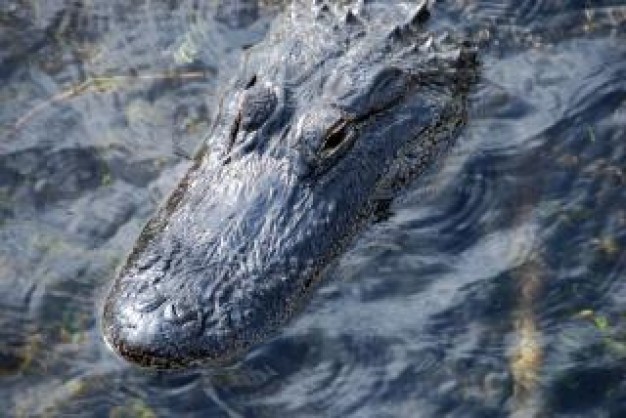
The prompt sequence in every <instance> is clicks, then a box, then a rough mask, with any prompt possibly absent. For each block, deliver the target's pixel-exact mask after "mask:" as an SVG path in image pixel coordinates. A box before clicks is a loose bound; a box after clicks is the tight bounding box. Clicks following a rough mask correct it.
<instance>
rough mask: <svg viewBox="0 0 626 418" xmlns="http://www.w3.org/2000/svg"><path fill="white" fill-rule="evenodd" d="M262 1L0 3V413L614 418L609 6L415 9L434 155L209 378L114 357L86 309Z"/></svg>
mask: <svg viewBox="0 0 626 418" xmlns="http://www.w3.org/2000/svg"><path fill="white" fill-rule="evenodd" d="M282 7H284V6H283V5H281V4H279V2H274V3H271V4H270V3H268V2H264V3H261V4H259V5H256V4H255V3H254V2H245V1H238V2H222V4H221V5H219V6H218V5H216V2H194V1H187V2H184V1H183V2H179V1H165V0H163V1H155V0H152V1H151V0H147V1H146V0H144V1H108V0H107V1H105V0H91V1H78V2H76V1H71V2H70V1H62V0H54V1H45V2H43V1H29V0H15V1H11V0H2V1H0V80H1V83H0V411H2V413H0V415H2V414H7V415H8V416H40V415H45V416H110V417H123V416H142V417H152V416H181V415H184V416H198V417H205V416H239V415H241V416H270V417H275V416H281V415H282V416H322V415H323V416H337V417H339V416H372V417H374V416H375V417H385V416H407V417H409V416H410V417H416V416H423V417H432V416H458V417H469V416H477V417H478V416H480V417H482V416H585V417H590V416H593V417H608V416H615V417H617V416H625V415H626V251H625V249H624V248H625V247H626V36H625V35H624V28H625V25H626V20H625V19H626V2H624V1H621V2H620V1H612V2H611V1H593V2H591V1H568V2H565V1H562V0H561V1H557V0H542V1H534V2H533V1H530V0H526V1H522V2H512V1H511V2H510V3H506V2H496V1H486V0H476V1H461V0H458V1H456V2H455V1H441V2H437V5H436V13H435V14H434V15H433V20H432V22H433V23H432V25H433V26H434V27H437V26H438V25H439V26H443V24H442V23H439V22H446V23H445V24H446V25H449V26H450V27H452V28H459V30H461V28H463V29H464V30H467V31H468V32H470V33H471V36H472V37H474V41H476V42H478V43H480V44H481V45H482V46H481V49H480V60H481V62H482V68H481V81H480V83H479V84H478V85H477V87H476V88H475V90H474V92H473V94H472V96H471V105H470V115H469V121H468V125H467V126H466V128H465V129H464V130H463V133H462V135H461V137H460V138H459V139H458V141H457V144H456V146H455V147H453V149H452V150H451V152H450V153H449V154H448V155H447V156H446V157H445V159H444V160H443V161H441V163H440V164H438V165H437V166H436V167H434V168H433V169H432V170H431V171H430V172H429V173H428V174H427V175H425V176H423V177H422V178H420V179H418V180H417V181H415V182H414V184H413V185H412V186H411V187H410V188H409V190H408V191H407V193H406V194H404V195H403V196H402V198H400V199H399V200H398V201H397V202H396V203H395V204H394V205H393V206H392V208H391V214H390V216H389V217H388V218H387V219H385V220H384V221H381V222H378V223H376V224H375V225H374V226H372V227H371V228H370V229H369V230H368V231H367V232H366V233H365V234H363V235H362V236H361V237H360V238H359V239H358V240H357V241H356V243H355V244H354V245H353V246H352V247H351V248H350V250H349V251H348V253H347V254H345V255H344V256H343V257H342V258H341V259H340V261H339V262H338V263H337V265H336V266H335V267H334V268H333V269H332V270H331V273H330V275H329V277H328V278H327V280H326V281H325V282H324V284H323V285H322V286H321V287H320V288H319V289H318V291H317V292H316V295H315V296H314V297H313V299H312V301H311V303H310V304H309V306H308V307H307V308H306V309H305V310H304V312H303V313H302V314H301V315H299V316H298V318H296V320H294V321H293V322H292V323H291V324H290V325H289V326H287V327H286V328H285V329H284V332H282V333H281V334H280V335H279V336H278V337H277V338H275V339H274V340H272V341H270V342H268V343H266V344H263V345H261V346H259V347H258V348H257V349H256V350H254V351H253V352H252V353H251V354H250V355H249V356H248V357H247V358H246V359H245V360H244V361H243V362H242V363H241V364H239V365H237V366H236V367H234V368H230V369H220V370H209V369H207V370H192V371H185V372H177V373H159V372H151V371H144V370H140V369H137V368H134V367H132V366H130V365H128V364H126V363H124V362H122V361H121V360H119V359H117V358H116V357H115V356H114V355H113V354H112V353H111V352H110V351H109V350H108V349H107V348H106V347H105V346H104V344H103V342H102V339H101V335H100V332H99V324H98V317H99V313H100V309H101V307H100V303H101V300H102V297H103V295H104V292H105V291H106V289H107V286H108V284H109V283H110V281H111V280H112V278H113V275H114V272H115V269H116V267H117V266H118V265H119V263H120V262H121V261H122V259H123V258H124V256H125V254H126V253H127V252H128V250H129V249H130V248H131V246H132V244H133V241H134V239H135V237H136V236H137V235H138V233H139V231H140V229H141V227H142V225H143V223H144V222H145V221H146V220H147V219H148V217H149V216H150V215H151V214H152V213H153V211H154V210H155V208H156V207H157V206H158V205H159V203H160V202H161V201H162V200H163V198H164V197H165V196H166V195H167V194H168V192H169V191H170V190H171V189H172V187H173V186H174V185H175V184H176V183H177V180H178V179H179V178H180V176H181V175H182V174H183V173H184V172H185V170H186V168H187V167H188V166H189V162H188V161H189V156H190V155H192V154H193V152H194V150H195V149H196V148H197V147H198V144H199V143H200V142H201V140H202V139H203V137H204V135H205V134H206V133H207V132H208V130H209V127H210V124H211V118H212V115H213V111H214V110H215V108H216V106H217V104H218V101H219V79H220V77H222V76H223V75H224V73H225V72H224V70H223V69H225V68H226V69H227V71H226V73H228V71H232V70H231V68H233V67H234V66H236V65H237V62H238V60H239V58H240V57H241V54H242V51H244V50H245V48H246V47H248V46H250V45H253V44H255V43H257V42H259V40H261V39H262V38H263V35H264V33H265V31H266V29H267V26H268V24H269V22H271V20H272V18H273V16H275V14H276V13H279V12H280V9H281V8H282Z"/></svg>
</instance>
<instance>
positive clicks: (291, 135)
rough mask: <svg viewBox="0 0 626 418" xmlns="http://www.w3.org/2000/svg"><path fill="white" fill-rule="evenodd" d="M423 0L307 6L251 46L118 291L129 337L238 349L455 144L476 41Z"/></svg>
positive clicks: (119, 313)
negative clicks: (461, 37)
mask: <svg viewBox="0 0 626 418" xmlns="http://www.w3.org/2000/svg"><path fill="white" fill-rule="evenodd" d="M412 7H413V8H412V9H410V8H408V7H407V6H406V5H393V6H392V5H389V4H385V3H367V4H364V3H363V2H360V6H359V7H357V8H353V9H343V10H340V8H339V7H337V8H331V7H328V6H326V5H314V6H312V7H311V6H309V7H304V6H299V7H297V6H293V7H292V8H291V9H289V10H288V11H287V12H286V13H285V14H284V16H283V17H282V18H280V19H278V21H277V22H276V23H275V25H274V28H273V30H272V31H271V32H270V34H269V35H268V37H267V39H266V40H265V41H264V42H263V43H262V44H260V45H258V46H256V47H254V48H252V49H251V50H249V51H248V53H247V56H246V57H245V59H244V64H243V65H242V67H241V69H240V70H239V73H238V75H237V76H236V77H235V78H234V81H232V82H231V83H230V84H229V87H228V89H227V90H226V93H225V94H224V98H223V101H222V105H221V106H220V110H219V114H218V115H217V118H216V124H215V126H214V128H213V130H212V132H211V134H210V135H209V137H208V138H207V141H206V147H205V150H204V151H203V152H201V153H200V154H199V156H198V157H197V159H196V161H195V164H194V165H193V167H192V168H191V169H190V170H189V172H188V173H187V174H186V176H185V177H184V179H183V180H182V181H181V183H180V184H179V186H178V187H177V188H176V189H175V190H174V192H173V193H172V195H171V196H170V197H169V199H168V200H167V201H166V202H165V204H164V205H163V206H162V207H161V208H160V210H159V211H158V212H157V214H156V215H155V216H154V217H153V218H152V219H151V220H150V221H149V222H148V224H147V225H146V227H145V228H144V230H143V232H142V233H141V235H140V237H139V238H138V241H137V243H136V245H135V247H134V249H133V250H132V251H131V253H130V255H129V257H128V259H127V261H126V262H125V264H124V265H123V266H122V268H121V270H120V272H119V274H118V276H117V278H116V280H115V282H114V284H113V286H112V288H111V290H110V293H109V295H108V297H107V299H106V301H105V306H104V313H103V321H102V322H103V332H104V335H105V339H106V340H107V342H108V343H109V345H110V346H111V347H113V349H114V350H116V351H117V352H118V353H119V354H121V355H122V356H123V357H125V358H127V359H128V360H131V361H133V362H135V363H138V364H140V365H144V366H155V367H176V366H188V365H192V364H198V363H210V364H224V363H228V362H231V361H233V360H234V359H236V358H238V357H239V356H240V355H241V354H243V353H245V352H246V351H247V350H248V349H249V348H250V347H251V346H252V345H254V344H255V343H257V342H259V341H261V340H263V339H265V338H267V337H268V336H270V335H272V334H273V333H274V332H276V330H277V329H278V328H279V327H280V325H281V324H283V323H284V322H285V321H286V320H287V319H289V318H290V317H291V316H292V315H293V313H294V312H295V311H296V310H297V309H298V307H299V306H301V304H302V302H303V300H305V298H306V296H307V295H308V294H309V293H310V291H311V289H312V287H313V286H314V284H315V283H316V282H318V279H319V278H320V277H321V276H322V275H323V273H324V270H325V268H326V266H328V265H329V263H330V262H331V261H332V260H333V259H334V258H335V257H336V256H337V255H338V254H340V253H341V251H342V249H344V248H345V246H346V244H347V243H348V242H349V240H350V239H351V238H352V237H353V236H354V235H355V233H357V232H358V231H359V230H361V229H362V227H363V225H365V224H366V223H367V221H368V219H371V218H372V217H373V216H374V214H375V213H376V212H377V210H378V209H379V208H380V205H381V204H385V203H387V202H388V201H389V199H390V198H391V197H393V195H394V194H395V193H396V192H397V191H398V190H399V189H400V188H401V186H402V184H404V183H405V182H406V181H407V180H409V179H411V178H412V177H414V176H415V175H416V174H418V173H419V172H421V171H422V170H423V169H424V168H425V167H426V166H427V164H428V163H429V161H431V160H432V159H433V157H434V156H436V155H437V153H438V152H440V151H441V149H442V148H443V147H444V145H445V144H446V143H448V142H449V140H450V138H452V137H453V135H454V132H455V130H456V128H457V127H458V126H460V125H461V124H462V123H463V120H464V111H463V109H464V106H463V102H464V93H465V91H466V89H467V85H468V82H469V81H470V80H471V78H472V77H471V74H472V73H473V68H474V66H475V65H474V60H473V54H472V53H471V51H470V49H469V48H467V47H465V46H462V45H461V44H460V43H459V42H457V41H456V40H454V39H453V38H452V37H450V36H446V35H441V36H434V35H432V34H430V33H428V32H427V27H426V26H427V22H426V21H427V17H428V14H429V13H428V11H427V10H426V8H425V5H424V4H422V5H419V6H415V5H413V6H412Z"/></svg>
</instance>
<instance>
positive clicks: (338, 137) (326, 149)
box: [321, 119, 353, 156]
mask: <svg viewBox="0 0 626 418" xmlns="http://www.w3.org/2000/svg"><path fill="white" fill-rule="evenodd" d="M352 134H353V132H352V129H351V127H350V124H349V121H348V120H346V119H340V120H339V121H338V122H336V123H335V124H334V125H333V126H332V127H331V128H330V129H329V130H328V132H327V133H326V137H325V138H324V142H323V144H322V150H321V152H322V155H323V156H328V155H331V154H333V153H334V152H335V151H336V150H337V149H339V148H341V146H342V144H345V143H347V142H348V140H350V139H351V138H352V136H353V135H352Z"/></svg>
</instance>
